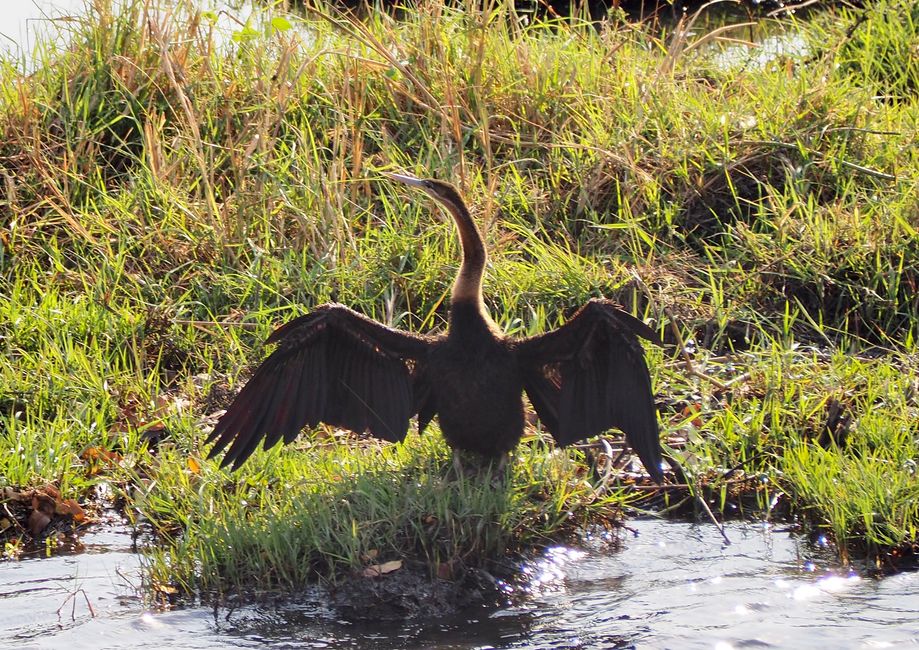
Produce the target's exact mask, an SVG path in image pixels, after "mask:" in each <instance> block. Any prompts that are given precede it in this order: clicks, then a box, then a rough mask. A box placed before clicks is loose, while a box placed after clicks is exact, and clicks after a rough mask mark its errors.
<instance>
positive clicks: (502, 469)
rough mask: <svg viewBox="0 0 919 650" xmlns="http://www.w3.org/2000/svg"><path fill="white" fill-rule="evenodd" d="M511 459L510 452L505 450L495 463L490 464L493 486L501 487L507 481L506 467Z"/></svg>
mask: <svg viewBox="0 0 919 650" xmlns="http://www.w3.org/2000/svg"><path fill="white" fill-rule="evenodd" d="M510 459H511V452H509V451H506V452H504V453H503V454H501V457H500V458H498V463H497V465H492V467H493V468H494V475H493V476H492V479H491V484H492V486H493V487H501V486H502V485H504V483H505V482H506V481H507V473H508V472H507V468H508V462H509V461H510Z"/></svg>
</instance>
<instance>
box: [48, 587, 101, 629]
mask: <svg viewBox="0 0 919 650" xmlns="http://www.w3.org/2000/svg"><path fill="white" fill-rule="evenodd" d="M77 594H83V600H85V601H86V606H87V607H88V608H89V615H90V617H92V618H96V610H94V609H93V604H92V603H91V602H89V596H87V595H86V590H85V589H83V588H82V587H80V588H79V589H76V590H74V591H71V592H70V593H69V594H68V595H67V598H65V599H64V602H63V603H61V606H60V607H58V608H57V612H56V614H57V617H58V619H60V618H61V610H62V609H64V606H65V605H66V604H67V601H69V600H72V601H73V602H72V604H71V608H70V620H71V621H75V620H77Z"/></svg>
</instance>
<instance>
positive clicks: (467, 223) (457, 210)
mask: <svg viewBox="0 0 919 650" xmlns="http://www.w3.org/2000/svg"><path fill="white" fill-rule="evenodd" d="M447 211H448V212H449V213H450V215H451V216H452V217H453V221H454V222H455V223H456V229H457V231H458V232H459V238H460V245H461V247H462V249H463V262H462V264H461V265H460V269H459V273H457V275H456V280H455V281H454V282H453V292H452V293H451V294H450V301H451V304H457V303H464V302H465V303H472V304H473V305H475V306H476V307H479V306H481V307H482V311H483V313H484V310H485V305H484V303H483V301H482V274H483V273H484V271H485V263H486V262H487V261H488V253H487V252H486V251H485V242H484V241H483V240H482V235H481V233H479V229H478V228H476V225H475V222H474V221H473V220H472V217H471V216H470V214H469V210H467V209H466V206H464V205H449V206H447Z"/></svg>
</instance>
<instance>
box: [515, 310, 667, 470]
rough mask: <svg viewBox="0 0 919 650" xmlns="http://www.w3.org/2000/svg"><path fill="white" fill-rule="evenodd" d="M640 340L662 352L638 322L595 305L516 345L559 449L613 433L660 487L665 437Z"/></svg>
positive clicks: (530, 394)
mask: <svg viewBox="0 0 919 650" xmlns="http://www.w3.org/2000/svg"><path fill="white" fill-rule="evenodd" d="M639 338H644V339H648V340H649V341H653V342H655V343H658V344H660V340H659V338H658V337H657V335H656V334H655V333H654V331H653V330H652V329H651V328H649V327H648V326H647V325H645V324H644V323H642V322H641V321H640V320H638V319H637V318H635V317H634V316H632V315H630V314H628V313H626V312H624V311H622V310H621V309H619V308H618V307H617V306H616V305H615V304H614V303H613V302H611V301H609V300H597V299H593V300H591V301H590V302H588V303H587V304H586V305H585V306H584V307H583V308H581V309H580V310H579V311H578V312H577V313H576V314H575V315H574V317H572V318H571V320H569V321H568V322H567V323H565V325H563V326H562V327H560V328H558V329H557V330H554V331H552V332H548V333H546V334H542V335H539V336H534V337H531V338H527V339H523V340H520V341H518V342H517V354H518V359H519V363H520V368H521V371H522V373H523V382H524V389H525V390H526V393H527V396H528V397H529V398H530V402H531V403H532V404H533V408H534V409H536V414H537V415H538V416H539V419H540V420H541V421H542V423H543V425H545V427H546V428H547V429H548V430H549V432H550V433H551V434H552V436H553V437H554V438H555V440H556V441H557V442H558V443H559V444H560V445H562V446H564V445H569V444H571V443H573V442H577V441H578V440H582V439H584V438H589V437H591V436H594V435H597V434H599V433H602V432H604V431H606V430H607V429H610V428H613V427H615V428H617V429H620V430H621V431H622V432H623V433H625V436H626V440H627V441H628V443H629V445H631V447H632V448H633V449H634V450H635V451H636V453H637V454H638V457H639V458H640V459H641V462H642V463H643V464H644V466H645V469H646V470H647V471H648V473H649V474H650V475H651V478H653V479H654V480H655V481H657V482H658V483H659V482H661V481H662V480H663V474H662V472H661V445H660V433H659V430H658V425H657V412H656V410H655V407H654V395H653V393H652V392H651V376H650V374H649V372H648V365H647V363H646V362H645V357H644V350H643V349H642V347H641V343H640V342H639Z"/></svg>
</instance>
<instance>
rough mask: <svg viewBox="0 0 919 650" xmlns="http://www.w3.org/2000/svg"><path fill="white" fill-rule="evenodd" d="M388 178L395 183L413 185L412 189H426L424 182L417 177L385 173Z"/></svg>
mask: <svg viewBox="0 0 919 650" xmlns="http://www.w3.org/2000/svg"><path fill="white" fill-rule="evenodd" d="M384 174H385V175H386V176H388V177H389V178H391V179H393V180H394V181H401V182H403V183H405V184H406V185H411V186H412V187H419V188H421V189H424V184H423V183H424V181H423V180H422V179H420V178H417V177H415V176H409V175H408V174H393V173H390V172H384Z"/></svg>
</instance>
